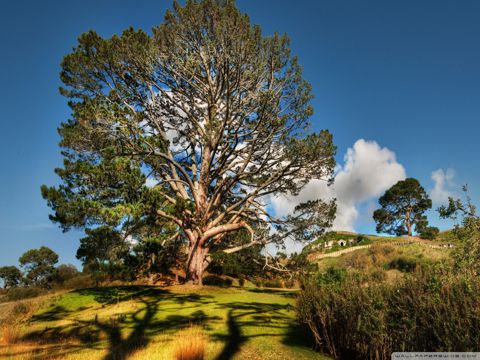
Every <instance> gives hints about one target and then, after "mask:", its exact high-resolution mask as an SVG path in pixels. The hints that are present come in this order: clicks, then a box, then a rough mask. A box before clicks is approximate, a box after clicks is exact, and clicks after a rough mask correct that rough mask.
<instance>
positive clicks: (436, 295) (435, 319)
mask: <svg viewBox="0 0 480 360" xmlns="http://www.w3.org/2000/svg"><path fill="white" fill-rule="evenodd" d="M297 314H298V317H299V319H300V321H301V322H302V323H303V324H305V325H306V326H307V327H308V329H309V330H310V332H311V334H312V336H313V338H314V341H315V344H316V346H317V348H319V349H320V350H322V351H324V352H326V353H328V354H329V355H331V356H333V357H334V358H339V359H390V357H391V353H392V352H394V351H478V344H480V280H479V279H478V278H474V277H465V275H458V274H457V275H453V274H451V273H450V272H448V271H445V270H439V269H422V270H421V269H417V270H416V271H415V272H414V273H413V274H412V275H409V276H407V277H406V278H405V279H404V280H403V281H401V282H399V283H396V284H393V285H388V284H385V283H376V282H369V283H362V282H361V280H359V279H358V278H355V277H347V278H345V279H339V280H338V281H333V282H329V283H321V282H319V281H318V279H317V280H310V281H307V282H306V283H305V285H304V290H303V291H302V293H301V294H300V296H299V299H298V303H297Z"/></svg>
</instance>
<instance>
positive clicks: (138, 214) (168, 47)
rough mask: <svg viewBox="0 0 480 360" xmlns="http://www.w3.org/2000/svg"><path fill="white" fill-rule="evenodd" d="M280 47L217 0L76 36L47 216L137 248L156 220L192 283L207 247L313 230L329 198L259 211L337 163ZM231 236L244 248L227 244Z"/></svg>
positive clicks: (67, 61)
mask: <svg viewBox="0 0 480 360" xmlns="http://www.w3.org/2000/svg"><path fill="white" fill-rule="evenodd" d="M289 43H290V42H289V39H288V37H287V36H286V35H279V34H274V35H273V36H263V35H262V33H261V29H260V27H259V26H256V25H255V26H252V25H251V24H250V20H249V18H248V16H247V15H245V14H242V13H241V12H240V11H239V10H238V9H237V7H236V6H235V3H234V1H228V0H227V1H220V0H204V1H187V2H186V5H185V6H184V7H182V6H180V5H179V4H178V3H177V2H174V4H173V10H172V11H168V12H167V13H166V15H165V21H164V22H163V23H162V24H161V25H159V26H158V27H156V28H154V29H153V30H152V34H148V33H146V32H144V31H142V30H134V29H133V28H130V29H127V30H125V31H124V32H123V33H122V34H121V35H114V36H112V37H111V38H108V39H104V38H102V37H100V36H99V35H98V34H97V33H95V32H94V31H90V32H87V33H85V34H82V35H81V36H80V38H79V40H78V46H77V47H75V48H74V50H73V52H72V53H70V54H68V55H67V56H65V58H64V59H63V61H62V72H61V80H62V82H63V87H62V88H61V93H62V94H63V95H65V96H66V97H67V98H69V99H70V101H69V105H70V107H71V108H72V117H71V118H70V119H69V120H68V121H66V122H64V123H62V125H61V126H60V128H59V132H60V135H61V137H62V140H61V143H60V146H61V147H62V149H63V151H62V154H63V155H64V157H65V160H64V167H63V168H61V169H56V172H57V174H58V175H59V176H60V178H61V179H62V181H63V183H62V184H61V185H60V186H58V187H47V186H43V187H42V194H43V196H44V198H45V199H47V201H48V203H49V205H50V207H51V208H52V209H53V210H54V214H53V215H52V216H51V219H52V220H53V221H55V222H58V223H59V224H60V226H62V228H63V229H64V230H68V229H70V228H71V227H79V228H95V227H97V226H109V227H112V228H115V229H116V230H118V231H120V232H121V233H122V236H126V235H130V236H133V237H136V238H137V239H139V240H140V241H142V240H144V239H145V238H148V234H149V231H148V229H149V228H150V227H152V226H155V227H156V231H155V234H156V235H155V237H156V239H157V240H158V241H161V242H163V241H166V242H168V241H173V240H176V239H178V238H180V239H181V240H182V241H184V242H185V244H186V245H187V247H188V259H187V262H186V269H187V275H188V278H189V279H190V280H192V281H193V282H196V283H200V284H201V279H202V276H203V271H204V270H205V268H206V267H207V266H208V264H209V263H210V256H211V250H212V249H216V250H215V251H223V252H225V253H232V252H236V251H240V250H242V249H244V248H247V247H250V246H255V245H261V246H263V245H264V244H266V243H269V242H275V243H282V242H283V241H284V240H285V239H286V238H294V239H296V240H302V241H308V240H311V239H314V238H315V237H316V236H318V235H319V234H321V233H322V232H323V231H324V229H325V228H326V227H328V226H329V225H330V224H331V222H332V220H333V218H334V215H335V203H334V202H333V201H331V202H323V201H322V200H313V201H308V202H306V203H303V204H300V205H299V206H297V207H296V208H295V211H294V213H293V214H290V215H288V216H285V217H276V216H275V214H272V213H271V212H269V211H268V201H269V197H271V196H278V195H281V194H284V195H296V194H298V193H299V191H300V190H301V189H302V188H303V187H304V186H305V185H306V184H307V183H308V182H309V181H310V180H311V179H324V180H326V181H329V182H331V181H332V176H333V169H334V166H335V160H334V154H335V146H334V145H333V143H332V136H331V134H330V133H329V132H328V131H326V130H322V131H320V132H319V133H315V132H312V131H311V129H310V122H309V118H310V116H311V115H312V113H313V110H312V107H311V105H310V100H311V98H312V94H311V87H310V85H309V84H308V83H307V82H306V81H305V80H304V79H303V77H302V71H301V67H300V65H299V64H298V61H297V58H296V57H294V56H292V55H291V51H290V48H289ZM146 181H148V183H149V184H150V186H146ZM146 229H147V230H146ZM242 229H243V230H245V231H247V232H248V233H249V234H250V239H249V241H248V242H247V243H236V244H232V243H231V242H230V241H225V239H227V236H226V235H227V234H228V233H230V232H236V231H239V230H242ZM227 244H228V246H227Z"/></svg>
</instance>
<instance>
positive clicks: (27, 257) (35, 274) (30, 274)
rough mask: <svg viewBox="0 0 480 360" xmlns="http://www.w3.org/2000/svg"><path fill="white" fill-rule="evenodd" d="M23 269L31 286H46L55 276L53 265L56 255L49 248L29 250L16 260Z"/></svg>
mask: <svg viewBox="0 0 480 360" xmlns="http://www.w3.org/2000/svg"><path fill="white" fill-rule="evenodd" d="M18 262H19V263H20V265H21V266H22V267H23V268H24V269H25V272H26V274H25V278H26V280H27V282H28V283H30V284H33V285H41V286H47V284H48V282H49V281H51V280H52V278H53V277H54V276H55V264H56V263H57V262H58V255H57V254H56V253H55V252H54V251H53V250H52V249H50V248H48V247H46V246H42V247H40V248H39V249H31V250H28V251H27V252H25V253H24V254H23V255H22V256H20V258H19V259H18Z"/></svg>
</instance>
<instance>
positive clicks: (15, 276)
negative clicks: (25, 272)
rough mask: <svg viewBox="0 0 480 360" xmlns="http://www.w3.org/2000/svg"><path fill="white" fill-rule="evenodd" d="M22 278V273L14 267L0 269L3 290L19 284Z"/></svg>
mask: <svg viewBox="0 0 480 360" xmlns="http://www.w3.org/2000/svg"><path fill="white" fill-rule="evenodd" d="M22 277H23V276H22V272H21V271H20V270H19V269H18V268H17V267H16V266H2V267H0V279H2V281H3V287H4V288H5V289H6V288H10V287H15V286H17V285H18V284H20V282H21V281H22Z"/></svg>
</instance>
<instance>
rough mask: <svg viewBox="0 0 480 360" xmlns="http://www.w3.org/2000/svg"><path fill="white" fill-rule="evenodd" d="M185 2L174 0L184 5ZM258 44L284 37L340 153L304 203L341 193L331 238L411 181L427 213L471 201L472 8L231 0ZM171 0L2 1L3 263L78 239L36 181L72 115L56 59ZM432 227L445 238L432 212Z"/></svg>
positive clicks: (467, 4) (50, 180)
mask: <svg viewBox="0 0 480 360" xmlns="http://www.w3.org/2000/svg"><path fill="white" fill-rule="evenodd" d="M181 2H182V1H181ZM237 4H238V6H239V8H240V9H241V10H242V11H243V12H246V13H247V14H248V15H249V16H250V19H251V21H252V23H255V24H259V25H260V26H261V27H262V29H263V32H264V34H266V35H269V34H272V33H273V32H274V31H278V32H280V33H283V32H286V33H287V34H288V35H289V36H290V38H291V48H292V51H293V53H294V54H296V55H298V57H299V63H300V64H301V65H302V67H303V70H304V77H305V78H306V80H307V81H309V82H310V83H311V84H312V88H313V94H314V96H315V98H314V100H313V101H312V105H313V106H314V109H315V114H314V115H313V117H312V119H311V120H312V124H313V128H314V129H315V130H320V129H325V128H326V129H329V130H330V131H331V132H332V133H333V136H334V142H335V144H336V145H337V147H338V150H337V161H338V165H337V173H336V174H337V175H336V182H335V185H334V187H332V188H325V187H324V185H323V184H319V183H316V182H312V183H311V184H309V185H308V186H307V187H306V189H305V190H304V191H303V192H302V193H301V194H300V196H299V198H297V199H289V198H275V199H272V206H273V208H274V209H276V211H278V212H281V211H285V210H287V209H289V208H291V207H293V206H294V205H295V203H296V202H298V201H300V200H302V199H309V198H313V197H316V196H319V195H321V196H323V197H336V198H337V199H338V203H339V213H338V216H337V220H336V223H335V227H336V228H338V229H340V228H341V229H350V230H356V231H358V232H364V233H373V232H374V229H375V226H374V223H373V221H372V219H371V214H372V211H373V210H374V209H375V206H376V204H377V200H378V196H380V195H381V194H382V193H383V192H384V191H385V190H386V189H387V188H388V187H390V186H391V185H392V184H393V183H395V182H396V181H398V180H400V179H403V178H405V177H415V178H417V179H419V181H420V182H421V184H422V185H423V186H424V187H425V189H426V190H427V191H428V192H429V193H430V195H431V197H432V199H433V200H434V207H438V206H439V205H440V204H441V203H442V202H444V201H445V200H446V198H447V197H448V196H449V195H453V196H458V195H460V187H461V185H463V184H468V185H469V188H470V195H471V196H472V198H473V200H474V202H475V203H477V204H478V203H479V202H478V200H477V199H478V198H479V196H480V167H479V165H478V163H477V158H476V156H477V150H478V137H479V134H480V123H479V118H480V42H479V41H478V39H479V38H480V22H479V21H478V19H479V17H480V2H478V1H468V0H463V1H442V0H428V1H427V0H421V1H418V0H406V1H393V0H392V1H385V0H379V1H371V0H364V1H355V0H344V1H330V0H311V1H306V0H297V1H295V2H292V1H287V0H275V1H252V0H238V1H237ZM167 8H171V1H170V0H168V1H164V0H157V1H150V0H138V1H123V0H120V1H119V0H105V1H101V0H96V1H92V0H85V1H81V2H69V1H53V0H51V1H48V2H40V1H22V0H17V1H15V2H14V1H3V2H2V11H1V13H0V27H1V29H0V30H1V31H0V46H1V48H0V49H1V50H0V51H1V56H0V79H1V80H0V81H1V82H0V106H1V110H2V111H1V115H0V161H1V174H0V266H3V265H16V264H17V260H18V257H19V256H20V255H21V254H22V253H23V252H25V251H26V250H28V249H31V248H38V247H40V246H42V245H45V246H49V247H50V248H52V249H53V250H55V251H56V252H57V253H58V254H59V255H60V262H62V263H73V264H75V265H77V266H78V265H79V262H78V260H76V259H75V252H76V249H77V247H78V239H79V238H80V237H81V236H82V233H81V232H78V231H71V232H68V233H62V232H61V230H60V229H59V228H58V227H57V226H56V225H54V224H52V223H50V221H49V219H48V214H49V213H50V209H49V208H48V207H47V204H46V202H45V201H44V200H43V199H42V198H41V195H40V186H41V185H42V184H48V185H54V184H58V178H57V177H56V176H55V174H54V172H53V170H54V168H55V167H58V166H61V163H62V158H61V156H60V149H59V148H58V141H59V136H58V134H57V132H56V128H57V127H58V125H59V124H60V122H61V121H64V120H66V119H68V117H69V113H70V111H69V108H68V106H67V102H66V99H64V98H63V97H62V96H61V95H60V94H59V93H58V87H59V86H60V81H59V77H58V74H59V71H60V65H59V64H60V61H61V59H62V57H63V56H64V55H66V54H68V53H69V52H70V51H71V49H72V47H74V46H75V45H76V39H77V38H78V36H79V35H80V34H81V33H83V32H85V31H87V30H90V29H93V30H96V31H97V32H98V33H99V34H100V35H101V36H104V37H109V36H111V35H113V34H117V33H120V32H121V31H122V30H123V29H125V28H127V27H129V26H133V27H134V28H142V29H144V30H146V31H150V29H151V28H152V27H154V26H156V25H158V24H160V23H161V22H162V20H163V15H164V13H165V10H166V9H167ZM429 217H430V220H431V223H433V224H434V225H436V226H439V227H440V228H441V229H446V228H448V227H450V226H451V223H448V222H445V221H441V220H439V219H438V215H437V214H436V213H435V212H434V211H432V212H430V213H429Z"/></svg>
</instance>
